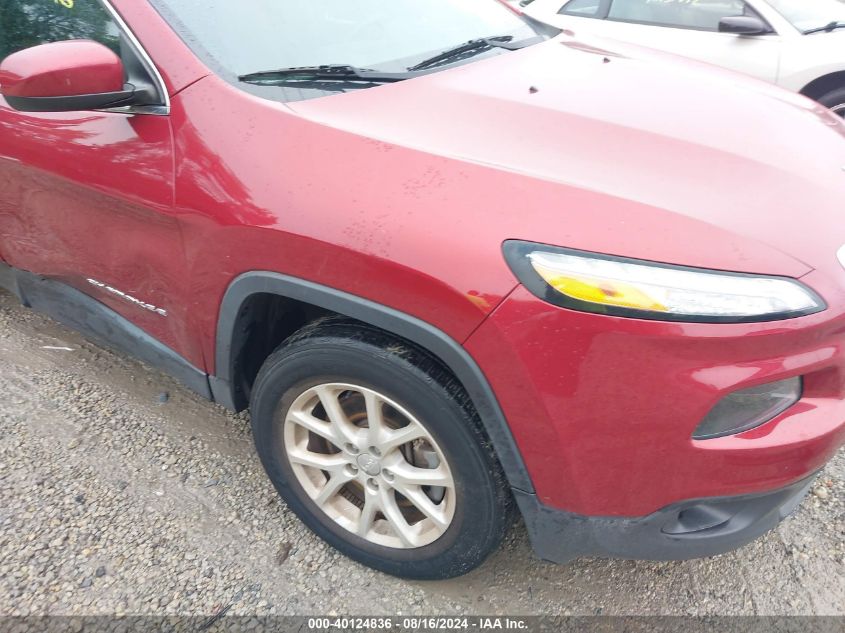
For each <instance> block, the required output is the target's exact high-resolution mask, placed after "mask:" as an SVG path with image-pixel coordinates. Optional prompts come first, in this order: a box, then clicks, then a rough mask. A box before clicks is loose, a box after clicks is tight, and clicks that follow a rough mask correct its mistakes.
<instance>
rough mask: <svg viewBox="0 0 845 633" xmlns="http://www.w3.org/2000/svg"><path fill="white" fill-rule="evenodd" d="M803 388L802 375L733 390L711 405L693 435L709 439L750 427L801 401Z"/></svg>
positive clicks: (700, 438) (697, 437)
mask: <svg viewBox="0 0 845 633" xmlns="http://www.w3.org/2000/svg"><path fill="white" fill-rule="evenodd" d="M801 392H802V381H801V377H800V376H797V377H795V378H788V379H786V380H779V381H777V382H770V383H766V384H765V385H757V386H756V387H750V388H748V389H741V390H739V391H734V392H733V393H730V394H728V395H727V396H725V397H724V398H722V399H721V400H720V401H719V402H718V403H717V404H716V406H714V407H713V408H712V409H710V412H709V413H708V414H707V415H706V416H705V418H704V420H702V421H701V424H699V425H698V428H696V429H695V432H694V433H693V434H692V438H693V439H694V440H709V439H713V438H716V437H724V436H726V435H736V434H737V433H743V432H745V431H750V430H751V429H753V428H756V427H758V426H760V425H762V424H765V423H766V422H768V421H769V420H772V419H773V418H775V417H777V416H778V415H780V414H781V413H783V412H784V411H786V410H787V409H788V408H789V407H791V406H792V405H793V404H795V403H796V402H798V401H799V400H800V399H801Z"/></svg>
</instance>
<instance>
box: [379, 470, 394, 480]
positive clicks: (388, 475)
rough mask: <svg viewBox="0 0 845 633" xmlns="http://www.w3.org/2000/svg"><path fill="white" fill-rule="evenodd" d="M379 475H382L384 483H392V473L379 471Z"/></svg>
mask: <svg viewBox="0 0 845 633" xmlns="http://www.w3.org/2000/svg"><path fill="white" fill-rule="evenodd" d="M381 475H382V477H384V480H385V481H387V482H392V481H393V473H392V472H390V471H389V470H383V471H381Z"/></svg>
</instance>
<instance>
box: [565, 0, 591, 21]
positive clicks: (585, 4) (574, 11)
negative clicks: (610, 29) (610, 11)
mask: <svg viewBox="0 0 845 633" xmlns="http://www.w3.org/2000/svg"><path fill="white" fill-rule="evenodd" d="M600 8H601V0H570V1H569V2H567V3H566V4H565V5H563V6H562V7H561V8H560V11H558V13H560V14H564V15H579V16H581V17H584V18H594V17H596V16H598V13H599V9H600Z"/></svg>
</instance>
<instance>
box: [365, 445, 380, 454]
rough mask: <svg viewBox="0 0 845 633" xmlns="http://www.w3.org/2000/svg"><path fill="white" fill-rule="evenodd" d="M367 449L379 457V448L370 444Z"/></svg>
mask: <svg viewBox="0 0 845 633" xmlns="http://www.w3.org/2000/svg"><path fill="white" fill-rule="evenodd" d="M368 450H369V451H370V453H371V454H372V455H374V456H375V457H381V451H380V450H379V449H377V448H376V447H375V446H370V448H369V449H368Z"/></svg>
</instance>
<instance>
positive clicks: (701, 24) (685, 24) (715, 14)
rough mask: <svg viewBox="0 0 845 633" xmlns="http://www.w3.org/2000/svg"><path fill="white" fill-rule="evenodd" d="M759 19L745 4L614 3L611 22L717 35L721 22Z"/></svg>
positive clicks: (722, 0) (701, 0)
mask: <svg viewBox="0 0 845 633" xmlns="http://www.w3.org/2000/svg"><path fill="white" fill-rule="evenodd" d="M738 15H756V14H754V13H753V11H752V10H751V9H749V8H748V6H747V5H746V4H745V2H743V0H613V4H611V5H610V12H609V13H608V16H607V17H608V19H610V20H619V21H622V22H640V23H645V24H657V25H660V26H673V27H679V28H685V29H700V30H705V31H718V30H719V22H720V21H721V19H722V18H727V17H733V16H738Z"/></svg>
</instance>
